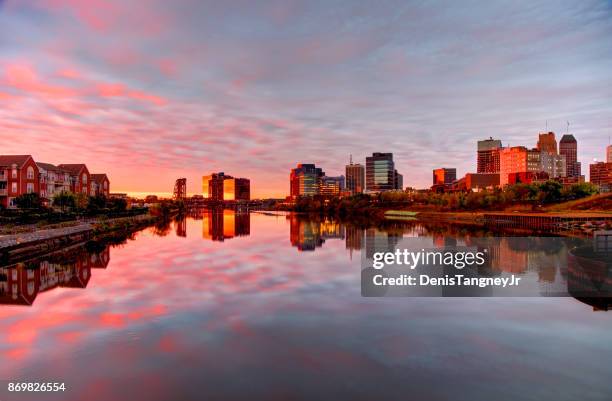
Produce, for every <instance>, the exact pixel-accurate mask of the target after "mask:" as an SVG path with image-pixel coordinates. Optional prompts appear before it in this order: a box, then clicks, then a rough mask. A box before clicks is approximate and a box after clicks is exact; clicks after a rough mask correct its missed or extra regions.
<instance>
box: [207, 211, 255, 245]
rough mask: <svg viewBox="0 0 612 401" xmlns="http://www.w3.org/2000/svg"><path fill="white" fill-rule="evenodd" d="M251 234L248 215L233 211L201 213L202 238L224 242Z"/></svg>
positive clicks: (249, 216)
mask: <svg viewBox="0 0 612 401" xmlns="http://www.w3.org/2000/svg"><path fill="white" fill-rule="evenodd" d="M250 233H251V215H250V213H248V212H246V213H240V212H239V213H236V211H234V210H223V211H220V210H205V211H203V212H202V238H204V239H209V240H212V241H224V240H226V239H231V238H234V237H242V236H247V235H250Z"/></svg>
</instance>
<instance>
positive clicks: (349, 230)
mask: <svg viewBox="0 0 612 401" xmlns="http://www.w3.org/2000/svg"><path fill="white" fill-rule="evenodd" d="M364 234H365V230H364V229H362V228H359V227H355V226H351V225H349V226H347V227H346V249H351V250H360V249H361V248H363V239H364Z"/></svg>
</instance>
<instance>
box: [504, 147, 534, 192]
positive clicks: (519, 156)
mask: <svg viewBox="0 0 612 401" xmlns="http://www.w3.org/2000/svg"><path fill="white" fill-rule="evenodd" d="M532 154H534V153H533V152H532ZM527 155H528V150H527V148H526V147H524V146H513V147H511V148H504V149H502V150H501V151H500V152H499V185H501V186H504V185H506V184H508V183H509V181H508V180H509V178H508V177H509V175H510V174H513V173H519V172H526V171H528V170H527V159H528V158H527Z"/></svg>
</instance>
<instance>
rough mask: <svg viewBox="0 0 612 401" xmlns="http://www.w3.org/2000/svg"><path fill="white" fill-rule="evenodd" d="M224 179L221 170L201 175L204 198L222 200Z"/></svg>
mask: <svg viewBox="0 0 612 401" xmlns="http://www.w3.org/2000/svg"><path fill="white" fill-rule="evenodd" d="M224 180H225V174H224V173H223V172H220V173H212V174H211V175H206V176H204V177H202V196H204V198H205V199H211V200H215V201H222V200H223V181H224Z"/></svg>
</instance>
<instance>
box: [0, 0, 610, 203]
mask: <svg viewBox="0 0 612 401" xmlns="http://www.w3.org/2000/svg"><path fill="white" fill-rule="evenodd" d="M526 4H527V3H524V4H518V3H517V4H511V5H508V4H504V5H502V4H487V5H482V4H480V3H479V4H478V7H476V4H474V5H473V6H470V5H469V4H454V3H449V4H447V5H446V6H442V4H440V3H437V4H436V5H433V4H429V3H427V2H425V3H421V4H419V5H407V4H403V3H392V2H390V3H387V4H385V5H386V6H385V7H373V6H372V7H368V6H367V5H357V4H355V5H352V6H350V7H347V6H346V5H345V4H341V3H327V2H325V3H314V2H279V3H268V4H266V5H263V6H260V7H254V6H253V5H249V4H246V5H243V6H241V7H239V8H240V9H241V11H240V12H237V11H235V9H234V8H232V7H231V6H229V5H220V4H214V7H212V6H211V5H210V4H202V3H201V2H195V1H187V2H184V4H181V6H178V5H176V3H172V5H171V4H168V3H167V2H162V1H160V0H151V1H148V2H147V4H146V6H143V5H142V3H139V4H130V3H126V2H106V1H104V2H102V1H96V2H91V3H87V4H83V3H82V2H78V1H74V0H61V1H59V2H58V1H47V0H39V1H35V2H30V3H27V4H25V3H24V2H16V1H11V0H8V1H6V0H5V1H0V38H1V39H0V43H2V46H0V60H1V61H0V132H2V139H3V141H2V152H1V153H2V154H32V155H33V156H34V157H35V159H36V160H43V161H47V160H63V161H65V162H66V163H83V162H86V163H87V165H88V167H89V168H90V169H91V170H92V171H104V172H106V173H107V174H108V176H109V177H110V178H111V180H112V182H113V192H128V193H131V194H143V195H145V194H150V193H151V194H154V193H157V194H170V193H171V191H172V187H173V185H174V181H175V180H176V178H179V177H186V178H187V183H188V184H187V185H188V187H187V192H188V193H189V194H198V193H200V192H201V188H200V186H201V177H202V174H204V173H206V172H209V171H232V172H233V174H234V175H236V176H238V177H249V178H250V179H251V186H252V188H253V194H252V197H253V198H261V197H278V198H281V197H284V196H286V195H287V193H288V192H289V188H288V184H287V178H288V171H290V169H291V168H293V167H295V164H296V163H300V162H302V163H314V164H316V165H317V166H321V167H322V168H323V169H324V170H325V171H326V173H327V174H328V175H330V176H338V175H341V174H344V169H345V165H346V164H347V163H348V160H349V154H352V155H353V160H354V162H356V163H361V164H365V158H366V156H368V155H370V154H371V153H372V152H393V154H394V161H395V165H396V168H397V170H398V171H399V172H401V173H403V174H404V186H411V187H416V188H426V187H428V186H429V185H430V181H431V170H432V169H433V168H436V167H439V166H449V167H454V168H456V169H457V176H463V175H464V174H465V173H467V172H476V171H475V170H476V169H475V165H476V151H475V144H476V141H478V140H483V139H486V138H489V137H491V136H492V137H494V138H498V139H501V140H502V141H503V143H504V146H508V145H510V146H515V145H524V146H527V147H529V148H531V147H535V145H536V142H537V133H538V132H542V131H554V132H555V133H556V134H557V137H558V138H560V137H562V136H563V135H564V134H565V133H566V128H567V123H566V122H567V121H570V123H571V125H570V127H569V133H570V134H572V135H574V137H575V138H576V139H577V140H578V142H579V148H578V161H579V162H581V163H582V166H583V174H585V175H587V179H588V167H587V166H588V165H589V163H591V162H592V160H593V159H597V160H605V157H606V154H605V151H606V146H607V145H608V143H609V139H608V138H609V136H610V135H611V133H612V121H611V120H610V118H609V106H608V105H609V104H611V103H612V92H611V91H610V89H609V88H611V87H612V77H611V76H610V74H609V71H610V70H612V43H610V41H609V40H608V38H609V37H611V36H612V18H610V17H611V15H612V8H611V7H610V4H609V3H606V2H564V3H559V2H554V3H552V2H551V3H538V5H535V6H533V5H530V7H524V5H526ZM468 11H469V12H468ZM15 38H18V40H16V39H15ZM476 44H477V45H476ZM6 138H9V139H10V140H6Z"/></svg>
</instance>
